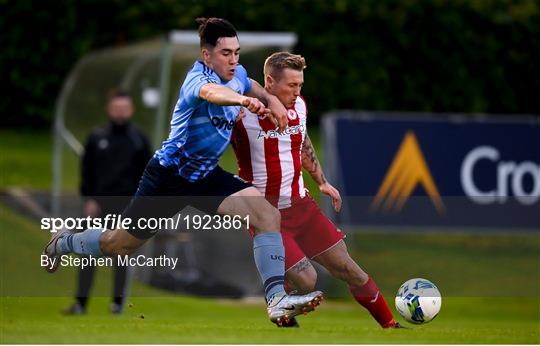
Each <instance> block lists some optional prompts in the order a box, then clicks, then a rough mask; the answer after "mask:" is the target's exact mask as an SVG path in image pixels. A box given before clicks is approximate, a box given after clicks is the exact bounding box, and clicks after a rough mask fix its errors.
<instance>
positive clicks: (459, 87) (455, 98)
mask: <svg viewBox="0 0 540 346" xmlns="http://www.w3.org/2000/svg"><path fill="white" fill-rule="evenodd" d="M0 6H1V12H2V16H1V18H0V27H1V29H2V35H1V42H0V44H1V47H2V49H1V50H0V68H1V69H2V70H1V71H0V72H1V75H2V76H3V77H4V78H6V79H7V81H8V84H7V86H8V94H7V95H5V94H4V97H2V98H1V99H0V100H1V101H0V114H1V119H2V123H3V124H12V125H14V124H18V125H21V124H23V125H27V126H28V125H35V126H43V125H46V124H48V123H49V122H50V120H51V117H52V116H51V115H52V111H53V107H54V101H55V98H56V96H57V94H58V92H59V90H60V87H61V83H62V81H63V79H64V78H65V77H66V75H67V73H68V72H69V70H70V69H71V68H72V67H73V66H74V64H75V63H76V61H77V60H78V59H79V58H80V57H82V56H83V55H84V54H86V53H88V52H89V51H91V50H93V49H96V48H100V47H103V46H111V45H121V44H123V43H125V42H132V41H135V40H140V39H144V38H148V37H154V36H156V35H160V34H162V33H164V32H166V31H168V30H172V29H196V27H195V21H194V18H195V17H197V16H201V15H206V16H221V17H225V18H227V19H229V20H230V21H231V22H232V23H233V24H234V25H235V26H236V27H237V29H239V30H254V31H293V32H296V33H297V34H298V35H299V37H300V41H299V43H298V45H297V47H295V51H296V52H298V53H300V54H303V55H304V56H305V57H306V59H307V62H308V69H307V70H306V84H305V88H304V95H305V97H306V98H307V99H308V102H309V103H310V104H311V114H312V116H314V117H318V116H320V115H321V114H322V113H323V112H325V111H329V110H332V109H336V108H359V109H370V110H410V111H436V112H465V113H470V112H486V113H539V110H540V98H539V97H538V93H539V91H540V64H538V61H540V1H538V0H523V1H517V0H516V1H510V0H499V1H497V0H489V1H488V0H454V1H443V0H392V1H390V0H388V1H380V0H364V1H358V0H335V1H323V0H319V1H308V0H299V1H284V0H283V1H264V2H263V1H256V0H236V1H234V2H231V1H223V0H208V1H205V2H203V1H194V0H191V1H180V0H178V1H173V0H156V1H128V0H116V1H105V0H79V1H75V0H65V1H37V0H18V1H9V2H8V1H6V0H0Z"/></svg>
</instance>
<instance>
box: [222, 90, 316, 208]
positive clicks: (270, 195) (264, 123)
mask: <svg viewBox="0 0 540 346" xmlns="http://www.w3.org/2000/svg"><path fill="white" fill-rule="evenodd" d="M244 111H245V112H246V115H245V117H244V118H242V120H240V121H238V122H236V126H235V128H234V131H233V135H232V141H231V142H232V145H233V148H234V152H235V154H236V158H237V160H238V167H239V170H238V175H239V176H240V177H241V178H242V179H244V180H247V181H249V182H250V183H252V184H253V186H255V188H257V189H258V190H259V191H260V192H261V193H262V194H264V195H265V196H266V198H267V199H268V201H269V202H270V203H272V204H273V205H274V206H275V207H277V208H278V209H283V208H288V207H290V206H291V200H293V199H296V198H301V197H304V196H305V195H306V189H305V188H304V179H302V160H301V151H302V144H303V142H304V138H305V136H306V116H307V107H306V103H305V101H304V99H303V98H302V97H298V98H297V99H296V103H295V104H294V106H293V108H291V109H288V112H287V115H288V117H289V125H288V127H287V129H286V130H285V131H284V132H283V133H282V134H280V133H278V131H276V126H275V125H274V124H273V123H272V121H271V120H270V119H268V118H267V117H265V118H262V119H261V117H259V116H257V115H256V114H253V113H251V112H249V111H248V110H247V109H245V110H244Z"/></svg>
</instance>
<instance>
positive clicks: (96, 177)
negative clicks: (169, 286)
mask: <svg viewBox="0 0 540 346" xmlns="http://www.w3.org/2000/svg"><path fill="white" fill-rule="evenodd" d="M134 110H135V108H134V106H133V100H132V99H131V97H130V96H129V94H127V93H126V92H124V91H122V90H111V91H110V92H109V93H108V95H107V103H106V112H107V115H108V118H109V122H108V123H107V124H105V125H104V126H99V127H96V128H95V129H93V130H92V132H91V134H90V136H89V137H88V140H87V142H86V145H85V151H84V155H83V158H82V167H81V174H82V180H81V194H82V196H84V198H85V201H84V214H85V216H90V217H92V218H96V217H102V218H104V217H105V216H106V215H107V214H116V215H119V214H121V213H122V211H123V209H124V208H125V206H126V205H127V204H128V202H129V200H130V198H131V196H132V195H133V194H134V193H135V191H136V190H137V186H138V184H139V179H140V177H141V175H142V173H143V171H144V168H145V166H146V163H147V162H148V160H149V159H150V156H151V148H150V144H149V141H148V138H147V137H146V135H145V134H144V133H143V132H142V131H141V130H140V129H138V128H137V127H136V126H135V125H133V124H132V123H131V118H132V116H133V113H134ZM95 269H96V268H95V266H86V267H83V268H80V270H79V278H78V286H77V293H76V297H75V299H76V300H75V303H74V304H73V305H71V306H70V307H69V308H68V309H66V310H65V313H67V314H73V315H79V314H84V313H85V312H86V306H87V303H88V297H89V293H90V289H91V287H92V282H93V278H94V273H95ZM129 269H130V268H129V267H127V266H119V265H115V266H114V287H113V295H112V298H113V301H112V304H111V312H112V313H114V314H119V313H121V312H122V309H123V306H124V302H125V300H126V295H127V287H128V286H129V280H128V272H129Z"/></svg>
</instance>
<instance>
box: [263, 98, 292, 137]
mask: <svg viewBox="0 0 540 346" xmlns="http://www.w3.org/2000/svg"><path fill="white" fill-rule="evenodd" d="M268 108H270V110H271V111H272V113H271V114H270V118H271V120H272V121H273V122H274V124H276V126H277V127H278V131H279V132H280V133H282V132H283V131H285V129H286V128H287V125H288V124H289V118H288V117H287V109H286V108H285V106H284V105H283V104H282V103H281V102H280V101H279V100H278V98H277V97H275V96H274V97H273V98H270V99H269V100H268Z"/></svg>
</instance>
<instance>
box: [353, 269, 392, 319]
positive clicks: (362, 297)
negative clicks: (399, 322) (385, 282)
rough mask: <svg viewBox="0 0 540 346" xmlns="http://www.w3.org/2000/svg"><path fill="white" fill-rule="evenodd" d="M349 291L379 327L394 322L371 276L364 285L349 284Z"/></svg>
mask: <svg viewBox="0 0 540 346" xmlns="http://www.w3.org/2000/svg"><path fill="white" fill-rule="evenodd" d="M349 291H351V294H352V295H353V297H354V299H356V301H357V302H358V303H360V305H362V306H363V307H364V308H366V309H367V310H368V311H369V313H370V314H371V316H373V318H375V320H376V321H377V322H378V323H379V324H380V325H381V327H383V328H388V327H393V326H394V325H395V324H396V321H395V320H394V317H393V316H392V312H391V311H390V309H389V308H388V304H386V300H385V299H384V297H383V295H382V294H381V292H380V291H379V288H378V287H377V284H376V283H375V281H373V279H372V278H371V277H370V278H369V280H368V282H366V284H365V285H364V286H361V287H355V286H349Z"/></svg>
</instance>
